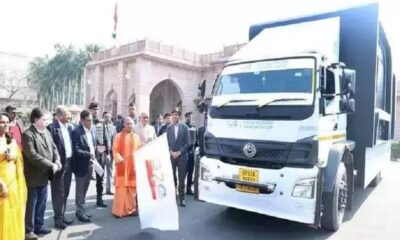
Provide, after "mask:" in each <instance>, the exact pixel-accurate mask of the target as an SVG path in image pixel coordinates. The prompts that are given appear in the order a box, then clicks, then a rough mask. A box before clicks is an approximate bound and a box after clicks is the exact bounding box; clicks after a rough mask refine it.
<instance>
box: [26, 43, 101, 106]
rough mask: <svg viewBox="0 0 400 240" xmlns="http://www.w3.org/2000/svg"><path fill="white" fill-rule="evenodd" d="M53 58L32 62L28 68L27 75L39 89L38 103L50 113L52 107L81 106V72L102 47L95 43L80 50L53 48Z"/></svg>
mask: <svg viewBox="0 0 400 240" xmlns="http://www.w3.org/2000/svg"><path fill="white" fill-rule="evenodd" d="M54 48H55V50H56V54H55V56H53V57H51V58H49V57H48V56H45V57H39V58H36V59H34V60H33V61H32V62H31V64H30V68H29V76H30V78H31V79H32V80H33V81H35V82H36V83H37V85H38V87H39V98H40V99H39V102H40V104H41V106H42V107H44V108H46V109H48V110H50V111H52V110H53V108H54V107H55V106H56V105H59V104H64V105H70V104H82V103H83V97H82V95H83V92H82V90H81V89H82V85H83V84H82V75H83V69H84V67H85V65H86V64H87V62H88V61H90V60H91V59H92V56H93V54H94V53H96V52H99V51H100V50H101V49H102V48H101V47H100V46H98V45H96V44H89V45H86V46H85V47H84V48H83V49H76V48H74V47H73V46H67V47H66V46H62V45H60V44H57V45H55V46H54Z"/></svg>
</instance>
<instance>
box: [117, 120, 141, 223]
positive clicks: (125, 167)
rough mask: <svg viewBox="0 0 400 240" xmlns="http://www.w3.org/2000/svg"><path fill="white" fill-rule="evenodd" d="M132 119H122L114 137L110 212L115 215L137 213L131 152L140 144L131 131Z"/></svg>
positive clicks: (134, 172) (134, 175)
mask: <svg viewBox="0 0 400 240" xmlns="http://www.w3.org/2000/svg"><path fill="white" fill-rule="evenodd" d="M133 126H134V124H133V120H132V118H130V117H126V118H125V119H124V128H123V130H122V132H120V133H118V134H117V135H116V137H115V139H114V144H113V150H112V152H113V156H114V161H115V167H116V168H115V169H116V172H115V196H114V201H113V208H112V213H113V214H114V215H115V216H116V217H124V216H129V215H133V216H136V215H137V214H138V211H137V204H136V171H135V162H134V156H133V154H134V153H135V151H136V150H137V149H138V148H139V147H140V146H141V142H140V138H139V136H138V135H136V134H135V133H134V132H133Z"/></svg>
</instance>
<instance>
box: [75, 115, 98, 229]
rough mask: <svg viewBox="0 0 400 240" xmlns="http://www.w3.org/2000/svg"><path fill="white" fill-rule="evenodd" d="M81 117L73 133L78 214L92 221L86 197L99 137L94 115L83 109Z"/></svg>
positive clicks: (80, 219) (79, 217) (78, 216)
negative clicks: (93, 126) (86, 205)
mask: <svg viewBox="0 0 400 240" xmlns="http://www.w3.org/2000/svg"><path fill="white" fill-rule="evenodd" d="M80 118H81V124H80V125H79V127H77V128H75V129H74V131H73V133H72V146H73V147H72V149H73V152H74V155H73V161H72V162H73V163H72V171H73V172H74V174H75V183H76V193H75V205H76V216H77V218H78V219H79V221H81V222H90V221H91V220H90V217H91V215H90V214H89V213H88V212H87V211H86V208H85V198H86V193H87V190H88V188H89V183H90V179H91V176H92V172H93V165H92V164H93V163H92V162H93V161H97V160H96V158H95V149H96V142H97V139H96V138H97V137H96V129H94V128H92V121H93V117H92V115H91V114H90V112H89V111H87V110H83V111H82V112H81V115H80Z"/></svg>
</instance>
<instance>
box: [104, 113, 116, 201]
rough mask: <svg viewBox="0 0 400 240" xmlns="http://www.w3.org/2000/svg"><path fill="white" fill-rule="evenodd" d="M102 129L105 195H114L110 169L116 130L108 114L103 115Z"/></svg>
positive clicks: (111, 167)
mask: <svg viewBox="0 0 400 240" xmlns="http://www.w3.org/2000/svg"><path fill="white" fill-rule="evenodd" d="M103 119H104V123H103V128H104V131H103V132H104V145H105V147H106V149H105V151H104V153H103V154H102V157H103V162H104V163H105V174H107V175H106V176H105V178H106V194H107V195H114V194H113V193H112V192H111V182H112V169H113V155H112V146H113V143H114V138H115V135H117V130H116V129H115V126H114V125H113V124H112V121H111V114H110V113H109V112H104V113H103Z"/></svg>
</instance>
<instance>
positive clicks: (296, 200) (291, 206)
mask: <svg viewBox="0 0 400 240" xmlns="http://www.w3.org/2000/svg"><path fill="white" fill-rule="evenodd" d="M240 168H245V169H253V170H258V175H259V181H258V184H260V185H265V186H274V187H273V189H271V191H270V192H269V193H265V194H264V193H258V194H257V193H256V194H255V193H247V192H239V191H237V190H236V189H235V187H232V184H231V186H230V187H229V186H228V184H226V183H225V182H223V181H220V180H219V179H228V181H229V179H230V180H232V181H235V180H237V179H238V174H239V169H240ZM205 169H206V170H205ZM202 171H207V177H204V172H202ZM317 176H318V168H317V167H314V168H293V167H285V168H282V169H261V168H250V167H245V166H238V165H231V164H227V163H224V162H222V161H220V160H219V159H213V158H207V157H203V158H202V159H201V160H200V176H199V199H200V200H203V201H206V202H209V203H214V204H218V205H223V206H229V207H233V208H238V209H243V210H246V211H250V212H256V213H260V214H264V215H269V216H273V217H277V218H282V219H287V220H291V221H296V222H301V223H306V224H314V222H315V211H316V202H317V201H316V196H317V194H316V191H317ZM312 178H315V186H314V191H313V194H312V197H311V198H300V197H293V196H292V192H293V189H294V187H295V185H296V183H298V181H299V180H301V179H312ZM318 214H319V213H318Z"/></svg>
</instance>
